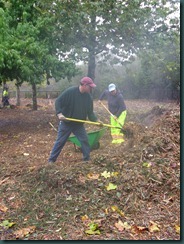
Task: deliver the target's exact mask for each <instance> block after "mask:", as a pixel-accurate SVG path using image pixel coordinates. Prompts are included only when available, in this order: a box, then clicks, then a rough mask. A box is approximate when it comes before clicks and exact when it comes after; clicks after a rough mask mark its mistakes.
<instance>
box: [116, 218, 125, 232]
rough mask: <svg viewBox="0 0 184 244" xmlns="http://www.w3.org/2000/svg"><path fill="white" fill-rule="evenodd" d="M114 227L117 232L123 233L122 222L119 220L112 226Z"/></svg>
mask: <svg viewBox="0 0 184 244" xmlns="http://www.w3.org/2000/svg"><path fill="white" fill-rule="evenodd" d="M114 225H115V227H116V228H117V229H118V230H119V231H123V230H124V226H123V222H122V221H121V220H119V221H118V222H117V223H115V224H114Z"/></svg>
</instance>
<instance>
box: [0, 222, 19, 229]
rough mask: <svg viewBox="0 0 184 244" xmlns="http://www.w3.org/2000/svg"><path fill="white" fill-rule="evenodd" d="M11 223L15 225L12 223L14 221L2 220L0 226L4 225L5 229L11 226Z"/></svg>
mask: <svg viewBox="0 0 184 244" xmlns="http://www.w3.org/2000/svg"><path fill="white" fill-rule="evenodd" d="M13 225H15V223H14V222H9V220H4V221H3V222H2V223H1V224H0V226H3V227H5V228H7V229H9V228H11V227H12V226H13Z"/></svg>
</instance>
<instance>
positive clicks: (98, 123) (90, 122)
mask: <svg viewBox="0 0 184 244" xmlns="http://www.w3.org/2000/svg"><path fill="white" fill-rule="evenodd" d="M66 120H69V121H74V122H81V123H87V124H93V125H99V126H100V125H103V126H106V127H110V128H119V127H116V126H112V125H109V124H103V123H100V122H93V121H89V120H82V119H73V118H66ZM119 129H121V128H119Z"/></svg>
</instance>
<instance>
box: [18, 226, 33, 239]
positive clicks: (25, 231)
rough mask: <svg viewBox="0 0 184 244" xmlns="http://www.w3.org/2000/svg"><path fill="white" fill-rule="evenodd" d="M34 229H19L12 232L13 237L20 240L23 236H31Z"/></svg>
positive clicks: (30, 227) (31, 227)
mask: <svg viewBox="0 0 184 244" xmlns="http://www.w3.org/2000/svg"><path fill="white" fill-rule="evenodd" d="M35 229H36V227H35V226H29V227H27V228H23V229H20V230H16V231H15V232H14V234H15V236H16V239H21V238H23V237H25V236H27V235H28V234H31V233H33V232H34V231H35Z"/></svg>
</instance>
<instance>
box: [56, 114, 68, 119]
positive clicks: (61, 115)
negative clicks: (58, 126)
mask: <svg viewBox="0 0 184 244" xmlns="http://www.w3.org/2000/svg"><path fill="white" fill-rule="evenodd" d="M57 116H58V119H59V120H65V119H66V117H65V116H64V115H63V114H62V113H59V114H57Z"/></svg>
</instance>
